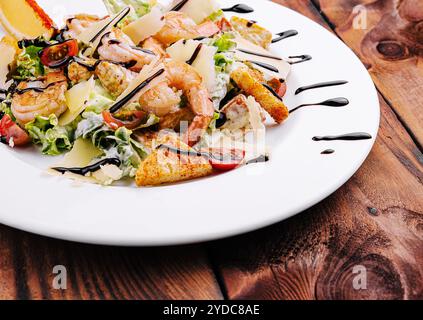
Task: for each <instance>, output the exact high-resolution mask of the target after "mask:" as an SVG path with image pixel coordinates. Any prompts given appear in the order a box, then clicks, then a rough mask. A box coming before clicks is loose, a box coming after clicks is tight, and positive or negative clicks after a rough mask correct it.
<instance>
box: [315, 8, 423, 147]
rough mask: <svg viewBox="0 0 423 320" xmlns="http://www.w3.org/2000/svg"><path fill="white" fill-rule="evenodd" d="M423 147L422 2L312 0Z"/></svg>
mask: <svg viewBox="0 0 423 320" xmlns="http://www.w3.org/2000/svg"><path fill="white" fill-rule="evenodd" d="M313 1H314V2H315V3H316V4H317V5H318V6H319V7H320V9H321V10H322V12H323V13H324V15H325V16H326V17H327V18H328V19H329V21H330V22H331V23H332V24H333V25H334V27H335V28H336V29H335V30H336V33H337V34H338V35H339V36H340V38H341V39H342V40H343V41H344V42H345V43H346V44H347V45H348V46H349V47H350V48H352V49H353V50H354V52H355V53H356V54H357V55H358V56H359V57H360V58H361V59H362V61H363V62H364V63H365V65H366V66H367V67H368V70H369V72H370V74H371V76H372V77H373V80H374V82H375V84H376V86H377V87H378V89H379V90H380V92H381V93H382V94H383V96H384V97H385V98H386V99H387V100H388V101H389V102H390V104H391V106H392V107H393V108H394V110H395V112H396V113H397V114H398V116H399V117H400V120H401V121H402V122H403V124H404V125H405V126H406V127H407V129H408V131H409V133H411V135H412V136H413V137H414V138H415V141H416V142H417V143H418V144H419V146H420V148H422V146H423V112H422V106H423V94H422V88H423V1H421V0H313Z"/></svg>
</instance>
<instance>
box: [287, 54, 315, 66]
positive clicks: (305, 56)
mask: <svg viewBox="0 0 423 320" xmlns="http://www.w3.org/2000/svg"><path fill="white" fill-rule="evenodd" d="M289 59H300V60H298V61H289V64H297V63H303V62H306V61H309V60H311V59H313V57H312V56H310V55H308V54H302V55H299V56H289Z"/></svg>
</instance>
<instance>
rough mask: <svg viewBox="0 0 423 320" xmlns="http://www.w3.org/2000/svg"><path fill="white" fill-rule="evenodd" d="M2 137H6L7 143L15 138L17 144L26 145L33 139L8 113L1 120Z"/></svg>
mask: <svg viewBox="0 0 423 320" xmlns="http://www.w3.org/2000/svg"><path fill="white" fill-rule="evenodd" d="M0 137H3V138H5V139H6V142H7V143H9V142H10V140H11V139H13V144H14V145H15V146H23V145H26V144H28V143H29V142H30V140H31V139H30V137H29V135H28V134H27V133H26V131H25V130H23V129H22V128H21V127H19V126H18V125H17V124H16V123H14V122H13V120H12V119H11V118H10V116H9V115H7V114H6V115H4V116H3V118H2V119H1V120H0Z"/></svg>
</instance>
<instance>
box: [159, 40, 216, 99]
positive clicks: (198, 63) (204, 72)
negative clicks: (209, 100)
mask: <svg viewBox="0 0 423 320" xmlns="http://www.w3.org/2000/svg"><path fill="white" fill-rule="evenodd" d="M200 44H201V42H200V41H197V40H187V41H184V40H181V41H178V42H176V43H175V44H173V45H172V46H170V47H169V48H167V50H166V52H167V53H168V54H169V55H170V57H171V58H172V59H174V60H177V61H181V62H186V61H188V60H190V58H191V57H192V56H193V54H194V52H195V51H196V49H197V48H198V46H199V45H200ZM216 53H217V48H216V47H212V46H207V45H205V44H203V46H202V47H201V50H200V52H199V53H198V56H197V58H196V59H195V61H194V62H193V63H192V67H193V68H194V69H195V70H196V71H197V72H198V73H199V74H200V75H201V77H202V78H203V83H204V86H205V87H206V88H207V89H208V90H209V92H213V91H214V90H215V88H216V68H215V66H214V56H215V55H216Z"/></svg>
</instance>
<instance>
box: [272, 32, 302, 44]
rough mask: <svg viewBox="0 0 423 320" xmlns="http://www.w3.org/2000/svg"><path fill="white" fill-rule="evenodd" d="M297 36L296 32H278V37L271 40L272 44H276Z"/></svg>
mask: <svg viewBox="0 0 423 320" xmlns="http://www.w3.org/2000/svg"><path fill="white" fill-rule="evenodd" d="M297 34H298V31H297V30H287V31H284V32H280V33H278V36H279V37H277V38H275V39H273V40H272V43H277V42H279V41H282V40H284V39H286V38H290V37H294V36H296V35H297Z"/></svg>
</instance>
